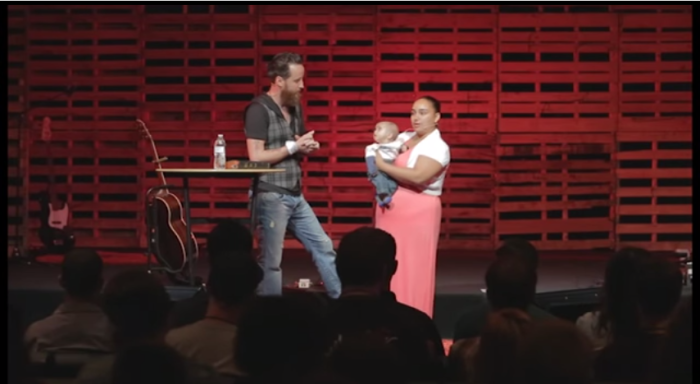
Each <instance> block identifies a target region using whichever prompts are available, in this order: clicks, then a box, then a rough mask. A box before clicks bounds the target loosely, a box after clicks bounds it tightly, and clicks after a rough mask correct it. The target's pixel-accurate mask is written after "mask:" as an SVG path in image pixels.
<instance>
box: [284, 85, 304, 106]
mask: <svg viewBox="0 0 700 384" xmlns="http://www.w3.org/2000/svg"><path fill="white" fill-rule="evenodd" d="M280 96H281V97H280V98H281V99H282V105H286V106H288V107H296V106H297V105H299V101H300V100H301V91H299V92H296V93H295V92H289V91H287V90H286V89H283V90H282V93H281V95H280Z"/></svg>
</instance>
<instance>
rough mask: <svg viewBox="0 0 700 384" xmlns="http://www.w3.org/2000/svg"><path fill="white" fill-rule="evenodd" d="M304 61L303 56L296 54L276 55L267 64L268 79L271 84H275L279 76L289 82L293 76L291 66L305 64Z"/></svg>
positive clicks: (282, 53) (284, 53)
mask: <svg viewBox="0 0 700 384" xmlns="http://www.w3.org/2000/svg"><path fill="white" fill-rule="evenodd" d="M303 63H304V61H303V60H302V58H301V55H299V54H298V53H294V52H281V53H278V54H276V55H275V56H274V57H273V58H272V60H270V62H268V63H267V77H268V78H269V79H270V81H271V82H273V83H274V82H275V79H276V78H277V76H279V77H281V78H282V79H284V80H287V79H288V78H289V76H291V73H290V72H291V71H290V69H289V66H290V65H291V64H297V65H299V64H303Z"/></svg>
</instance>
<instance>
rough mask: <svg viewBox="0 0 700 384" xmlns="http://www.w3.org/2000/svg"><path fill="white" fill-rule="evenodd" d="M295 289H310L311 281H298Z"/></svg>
mask: <svg viewBox="0 0 700 384" xmlns="http://www.w3.org/2000/svg"><path fill="white" fill-rule="evenodd" d="M297 287H299V288H302V289H307V288H311V280H310V279H299V281H298V282H297Z"/></svg>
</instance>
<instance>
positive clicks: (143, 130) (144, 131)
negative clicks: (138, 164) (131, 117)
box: [136, 119, 153, 140]
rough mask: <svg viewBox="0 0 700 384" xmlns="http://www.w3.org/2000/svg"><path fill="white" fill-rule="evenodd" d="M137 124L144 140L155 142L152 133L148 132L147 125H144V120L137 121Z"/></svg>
mask: <svg viewBox="0 0 700 384" xmlns="http://www.w3.org/2000/svg"><path fill="white" fill-rule="evenodd" d="M136 124H137V125H138V127H139V132H141V135H142V136H143V138H144V139H148V140H153V137H152V136H151V132H149V131H148V127H146V123H144V122H143V120H141V119H136Z"/></svg>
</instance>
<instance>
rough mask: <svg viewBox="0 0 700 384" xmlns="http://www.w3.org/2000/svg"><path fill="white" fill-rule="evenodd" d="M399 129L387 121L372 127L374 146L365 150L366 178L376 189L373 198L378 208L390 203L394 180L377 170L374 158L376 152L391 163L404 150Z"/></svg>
mask: <svg viewBox="0 0 700 384" xmlns="http://www.w3.org/2000/svg"><path fill="white" fill-rule="evenodd" d="M398 137H399V127H398V126H397V125H396V124H394V123H392V122H389V121H381V122H379V123H377V125H376V126H375V127H374V144H371V145H368V146H367V147H366V148H365V162H366V163H367V176H369V180H370V181H371V182H372V184H374V187H375V188H376V193H375V197H376V199H377V202H378V203H379V206H380V207H385V206H387V205H389V203H391V197H392V196H393V195H394V192H396V188H397V185H396V180H394V179H392V178H391V177H389V175H387V174H386V173H384V172H381V171H378V170H377V163H376V162H375V156H376V154H377V152H378V153H379V155H380V156H381V157H382V158H383V159H384V160H386V161H387V162H390V163H393V162H394V160H396V157H398V155H399V153H401V152H403V151H404V150H405V146H404V142H403V140H401V139H399V138H398ZM377 150H378V151H377Z"/></svg>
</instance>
